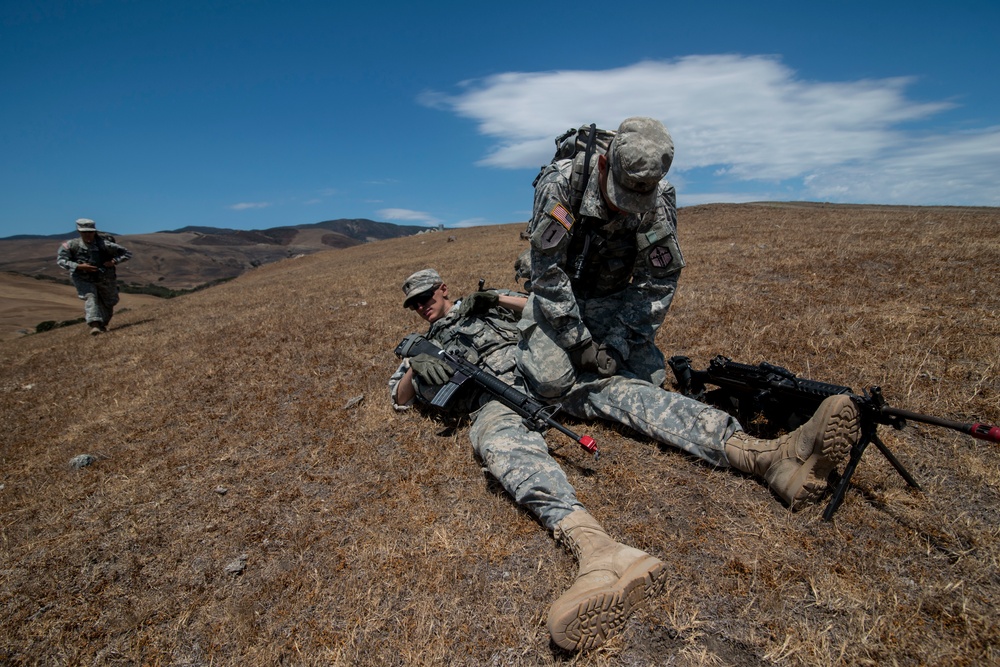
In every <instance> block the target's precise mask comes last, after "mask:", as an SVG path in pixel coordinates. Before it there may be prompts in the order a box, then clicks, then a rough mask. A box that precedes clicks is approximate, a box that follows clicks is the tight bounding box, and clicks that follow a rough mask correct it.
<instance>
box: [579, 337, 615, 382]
mask: <svg viewBox="0 0 1000 667" xmlns="http://www.w3.org/2000/svg"><path fill="white" fill-rule="evenodd" d="M569 356H570V359H571V360H572V361H573V365H574V366H575V367H576V368H577V369H578V370H581V371H583V372H590V373H597V374H598V375H600V376H601V377H611V376H612V375H615V374H616V373H617V372H618V368H619V367H620V366H621V365H622V364H621V357H619V356H618V352H617V351H616V350H615V349H614V348H613V347H609V346H607V345H605V344H603V343H601V344H597V343H595V342H594V341H593V340H591V341H590V342H589V343H587V344H586V345H581V346H580V347H577V348H574V349H572V350H570V351H569Z"/></svg>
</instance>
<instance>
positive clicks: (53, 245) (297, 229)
mask: <svg viewBox="0 0 1000 667" xmlns="http://www.w3.org/2000/svg"><path fill="white" fill-rule="evenodd" d="M108 231H111V230H108ZM426 231H428V229H427V228H426V227H418V226H415V225H394V224H391V223H386V222H375V221H372V220H364V219H357V220H353V219H352V220H327V221H325V222H318V223H315V224H309V225H296V226H289V227H275V228H271V229H264V230H253V231H240V230H233V229H219V228H214V227H184V228H181V229H177V230H174V231H165V232H156V233H153V234H137V235H122V236H117V235H116V238H117V240H118V241H119V242H120V243H121V244H122V245H124V246H126V247H127V248H128V249H129V250H131V251H132V253H133V259H132V260H130V261H129V262H128V263H126V264H123V265H122V266H121V268H120V269H119V272H118V273H119V278H120V279H121V280H122V281H123V282H125V283H133V284H136V285H157V286H161V287H166V288H169V289H191V288H193V287H197V286H199V285H204V284H205V283H212V282H215V281H218V280H226V279H230V278H235V277H236V276H238V275H240V274H241V273H243V272H244V271H247V270H249V269H251V268H255V267H257V266H261V265H263V264H269V263H271V262H275V261H278V260H281V259H288V258H289V257H296V256H298V255H308V254H312V253H314V252H319V251H321V250H327V249H329V248H349V247H352V246H355V245H359V244H362V243H368V242H371V241H378V240H384V239H389V238H395V237H399V236H409V235H412V234H417V233H419V232H426ZM73 236H75V232H72V231H71V232H70V233H68V234H66V235H60V236H30V235H20V236H14V237H8V238H5V239H0V272H10V273H17V274H21V275H27V276H45V277H49V278H54V279H59V280H65V279H66V276H65V275H64V273H65V272H64V271H62V270H61V269H59V267H57V266H56V265H55V254H56V250H58V248H59V243H60V242H61V241H62V240H64V239H66V238H72V237H73Z"/></svg>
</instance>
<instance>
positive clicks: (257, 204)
mask: <svg viewBox="0 0 1000 667" xmlns="http://www.w3.org/2000/svg"><path fill="white" fill-rule="evenodd" d="M270 205H271V202H264V201H261V202H241V203H239V204H232V205H230V206H227V207H226V208H230V209H232V210H234V211H246V210H247V209H251V208H267V207H268V206H270Z"/></svg>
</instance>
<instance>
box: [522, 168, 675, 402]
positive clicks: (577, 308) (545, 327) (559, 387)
mask: <svg viewBox="0 0 1000 667" xmlns="http://www.w3.org/2000/svg"><path fill="white" fill-rule="evenodd" d="M581 157H582V156H577V158H575V159H580V158H581ZM572 172H573V160H559V161H556V162H553V163H552V164H550V165H548V166H547V167H546V168H545V169H543V171H542V173H541V174H540V176H539V180H538V181H537V183H536V186H535V202H534V209H533V213H532V218H531V222H530V223H529V226H528V234H529V237H530V240H531V291H532V295H531V298H530V299H529V303H528V305H527V306H526V307H525V312H524V313H523V316H522V317H523V319H522V323H521V337H522V342H521V344H520V352H519V358H518V364H519V366H520V369H521V371H522V373H523V374H524V376H525V378H526V379H527V380H528V382H529V383H530V384H531V386H532V388H533V389H534V390H535V392H536V393H537V394H539V395H541V396H544V397H547V398H557V397H559V396H562V395H563V394H565V393H566V392H567V391H569V389H570V388H571V387H572V386H573V384H574V383H575V382H576V379H577V378H576V371H575V369H574V368H573V366H572V363H571V362H570V360H569V357H568V353H567V352H566V351H567V350H571V349H573V348H576V347H579V346H582V345H585V344H587V343H588V342H589V341H591V340H595V341H597V342H599V343H604V344H607V345H609V346H610V347H613V348H614V349H615V350H616V351H617V352H618V354H619V356H620V357H621V358H622V359H625V360H627V362H626V366H625V368H624V369H620V372H623V373H624V374H625V375H626V376H629V377H636V378H639V379H642V380H646V381H649V382H651V383H653V384H656V385H659V384H661V383H662V382H663V381H664V380H665V379H666V371H665V369H664V366H665V364H664V359H663V354H662V353H661V352H660V351H659V350H658V349H657V347H656V344H655V338H656V332H657V330H658V329H659V327H660V325H661V324H662V323H663V319H664V317H665V316H666V313H667V310H668V309H669V308H670V303H671V301H672V300H673V297H674V292H675V290H676V287H677V280H678V278H679V276H680V271H681V269H682V268H683V267H684V259H683V256H682V255H681V251H680V247H679V245H678V243H677V205H676V193H675V191H674V187H673V186H672V185H670V184H669V183H668V182H666V181H661V182H660V183H659V185H658V189H657V197H656V206H655V207H654V209H653V210H651V211H649V212H647V213H645V214H642V215H638V214H633V213H625V212H617V213H615V212H611V211H610V209H609V208H608V207H607V205H606V203H605V202H604V199H603V197H602V195H601V192H600V184H599V178H598V177H597V173H598V172H597V165H596V161H595V164H594V166H593V168H592V175H591V177H590V178H589V179H588V183H587V188H586V190H585V191H584V194H583V200H582V203H581V206H580V220H577V219H576V218H575V217H574V215H573V213H571V212H570V208H569V207H570V203H569V202H570V199H571V196H572V185H571V183H570V179H571V177H572ZM587 234H590V235H591V238H590V243H589V252H588V253H587V254H586V257H587V258H589V260H588V261H587V262H586V263H584V264H583V266H582V267H581V269H580V271H579V273H580V277H579V279H574V276H575V275H576V274H577V269H576V266H577V264H576V262H577V258H579V257H580V256H581V255H582V254H583V252H582V248H583V244H584V238H585V236H586V235H587Z"/></svg>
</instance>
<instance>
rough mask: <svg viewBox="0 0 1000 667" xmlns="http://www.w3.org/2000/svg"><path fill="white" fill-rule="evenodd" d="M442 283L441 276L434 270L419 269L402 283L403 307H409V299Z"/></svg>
mask: <svg viewBox="0 0 1000 667" xmlns="http://www.w3.org/2000/svg"><path fill="white" fill-rule="evenodd" d="M443 283H444V281H443V280H441V275H440V274H439V273H438V272H437V271H435V270H434V269H421V270H420V271H417V272H416V273H414V274H413V275H411V276H410V277H409V278H407V279H406V282H404V283H403V294H404V295H405V296H404V299H403V307H404V308H407V307H409V305H410V299H412V298H413V297H415V296H417V295H420V294H423V293H424V292H427V291H430V290H432V289H435V288H436V287H438V286H439V285H441V284H443Z"/></svg>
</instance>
